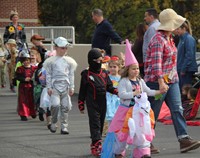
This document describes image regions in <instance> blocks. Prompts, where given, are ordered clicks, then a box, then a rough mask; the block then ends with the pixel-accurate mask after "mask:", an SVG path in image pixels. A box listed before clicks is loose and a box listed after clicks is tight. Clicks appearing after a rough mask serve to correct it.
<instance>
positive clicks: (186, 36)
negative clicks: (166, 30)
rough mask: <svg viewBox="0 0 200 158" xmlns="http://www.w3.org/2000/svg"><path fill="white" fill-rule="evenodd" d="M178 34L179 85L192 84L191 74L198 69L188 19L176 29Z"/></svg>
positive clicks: (194, 45) (194, 42)
mask: <svg viewBox="0 0 200 158" xmlns="http://www.w3.org/2000/svg"><path fill="white" fill-rule="evenodd" d="M177 34H178V35H179V36H180V38H179V44H178V47H177V49H178V57H177V71H178V76H179V86H180V89H182V87H183V85H185V84H190V85H192V78H193V74H194V73H195V72H197V71H198V69H197V62H196V40H195V39H194V38H193V37H192V30H191V26H190V23H189V21H188V20H186V21H185V22H184V23H183V24H182V25H181V26H180V27H179V28H178V29H177Z"/></svg>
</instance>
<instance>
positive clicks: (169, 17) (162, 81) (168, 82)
mask: <svg viewBox="0 0 200 158" xmlns="http://www.w3.org/2000/svg"><path fill="white" fill-rule="evenodd" d="M159 19H160V22H161V24H160V26H159V27H158V31H157V33H156V34H155V35H154V36H153V37H152V39H151V41H150V43H149V45H148V49H147V58H146V61H145V64H144V66H145V68H144V69H145V77H144V79H145V81H146V82H147V85H148V86H149V88H151V89H156V90H158V89H159V90H162V91H166V93H165V94H163V96H162V98H160V99H159V100H155V99H154V98H152V97H149V101H150V102H151V107H152V109H153V111H154V114H155V119H156V120H157V119H158V115H159V113H160V109H161V106H162V103H163V101H165V102H166V104H167V106H168V107H169V109H170V112H171V117H172V121H173V124H174V128H175V132H176V136H177V138H178V141H179V143H180V151H181V153H185V152H188V151H190V150H194V149H197V148H198V147H200V141H195V140H193V139H192V138H191V137H190V136H189V135H188V134H187V131H186V128H187V125H186V122H185V119H184V117H183V108H182V103H181V95H180V89H179V83H178V74H177V71H176V58H177V49H176V47H175V45H174V42H173V40H172V37H171V33H172V31H174V30H175V29H177V28H178V27H180V26H181V25H182V24H183V22H184V21H185V20H186V19H185V18H183V17H181V16H180V15H178V14H177V13H176V12H175V11H174V10H172V9H165V10H163V11H162V12H161V13H160V15H159Z"/></svg>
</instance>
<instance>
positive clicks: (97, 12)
mask: <svg viewBox="0 0 200 158" xmlns="http://www.w3.org/2000/svg"><path fill="white" fill-rule="evenodd" d="M92 19H93V21H94V22H95V23H96V29H95V31H94V34H93V37H92V48H99V49H104V50H105V51H106V55H109V56H111V46H110V43H111V39H112V40H113V41H115V42H116V43H119V44H121V43H123V41H122V38H121V37H120V36H119V35H118V34H117V33H116V32H115V31H114V29H113V27H112V25H111V24H110V23H109V21H108V20H106V19H104V17H103V11H102V10H101V9H94V10H93V11H92Z"/></svg>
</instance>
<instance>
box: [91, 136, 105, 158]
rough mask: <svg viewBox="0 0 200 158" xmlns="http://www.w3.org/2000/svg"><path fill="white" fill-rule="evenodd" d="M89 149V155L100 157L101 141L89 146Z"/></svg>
mask: <svg viewBox="0 0 200 158" xmlns="http://www.w3.org/2000/svg"><path fill="white" fill-rule="evenodd" d="M90 148H91V154H92V155H93V156H101V150H102V145H101V140H98V141H97V142H96V143H94V144H91V145H90Z"/></svg>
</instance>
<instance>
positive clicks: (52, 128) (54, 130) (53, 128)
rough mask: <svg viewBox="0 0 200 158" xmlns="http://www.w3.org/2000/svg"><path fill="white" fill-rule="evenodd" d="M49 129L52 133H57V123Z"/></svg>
mask: <svg viewBox="0 0 200 158" xmlns="http://www.w3.org/2000/svg"><path fill="white" fill-rule="evenodd" d="M49 130H50V131H51V133H55V132H56V130H57V126H56V124H54V123H52V124H51V126H50V129H49Z"/></svg>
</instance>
